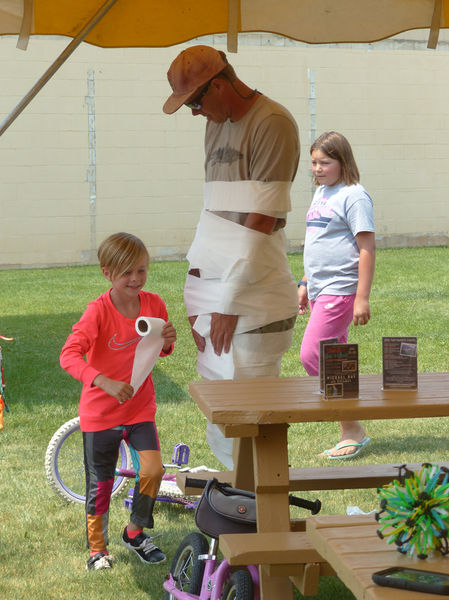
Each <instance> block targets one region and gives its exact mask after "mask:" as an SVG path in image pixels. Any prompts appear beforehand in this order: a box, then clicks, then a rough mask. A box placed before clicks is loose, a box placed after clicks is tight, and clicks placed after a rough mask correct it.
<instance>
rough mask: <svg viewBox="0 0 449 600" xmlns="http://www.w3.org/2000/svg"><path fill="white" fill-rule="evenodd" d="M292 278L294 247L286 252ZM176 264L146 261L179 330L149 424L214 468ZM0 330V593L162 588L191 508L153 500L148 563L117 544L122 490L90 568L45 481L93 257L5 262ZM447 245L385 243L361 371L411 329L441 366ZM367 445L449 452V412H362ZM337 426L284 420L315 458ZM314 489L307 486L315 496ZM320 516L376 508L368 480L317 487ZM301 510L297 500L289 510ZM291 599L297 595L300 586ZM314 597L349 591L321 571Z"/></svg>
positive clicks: (406, 453) (94, 271) (168, 443)
mask: <svg viewBox="0 0 449 600" xmlns="http://www.w3.org/2000/svg"><path fill="white" fill-rule="evenodd" d="M290 261H291V265H292V270H293V272H294V274H295V276H298V277H299V276H301V275H302V256H301V255H292V256H290ZM186 268H187V265H186V263H185V262H182V261H180V262H157V263H154V264H152V265H151V267H150V272H149V277H148V282H147V286H146V287H147V289H148V290H151V291H155V292H158V293H159V294H160V295H161V296H162V297H163V298H164V300H165V301H166V304H167V307H168V312H169V315H170V319H171V320H172V321H173V323H174V324H175V326H176V328H177V331H178V341H177V344H176V349H175V352H174V354H173V355H172V356H169V357H167V358H164V359H160V361H159V363H158V364H157V366H156V368H155V370H154V380H155V385H156V395H157V399H158V413H157V425H158V430H159V435H160V440H161V446H162V450H163V456H164V460H165V461H167V462H168V461H169V460H170V457H171V450H172V447H173V445H174V444H175V443H177V442H183V443H185V444H188V445H189V446H190V448H191V455H190V457H191V458H190V464H191V465H192V466H195V465H202V464H204V465H207V466H209V467H215V468H220V464H219V463H218V462H217V461H216V460H215V459H214V457H213V456H212V455H211V453H210V451H209V448H208V446H207V443H206V439H205V419H204V417H203V416H202V414H201V413H200V411H199V410H198V409H197V407H196V405H195V403H194V401H193V400H192V399H191V398H190V396H189V394H188V383H189V381H191V380H195V379H198V376H197V374H196V371H195V348H194V344H193V342H192V340H191V338H190V334H189V327H188V324H187V320H186V315H185V310H184V306H183V294H182V288H183V283H184V276H185V272H186ZM0 282H1V285H0V333H2V334H4V335H10V336H13V337H14V338H15V340H14V341H13V342H4V343H2V346H3V356H4V366H5V374H6V379H7V393H8V396H7V397H8V399H9V405H10V408H11V412H10V413H6V415H5V419H4V422H5V427H4V430H3V431H2V432H0V598H4V599H5V600H18V599H20V600H22V599H23V600H25V599H26V600H37V599H39V600H40V599H42V600H43V599H45V600H74V599H82V600H98V599H107V600H114V599H116V598H117V599H118V598H133V599H134V600H139V599H143V598H151V599H154V600H155V599H157V598H162V597H163V592H162V582H163V579H164V575H165V574H166V572H167V571H168V570H169V564H170V560H171V558H172V557H173V554H174V552H175V550H176V548H177V546H178V544H179V542H180V540H181V539H182V537H184V535H186V534H187V533H189V532H190V531H192V530H194V529H195V525H194V521H193V515H192V513H191V512H190V511H187V510H185V509H183V508H181V507H178V506H170V505H167V504H162V503H158V504H157V506H156V510H155V531H156V532H157V533H162V534H163V535H162V537H161V538H159V540H158V541H159V542H160V545H161V547H162V549H163V550H164V551H165V552H166V554H167V555H168V559H169V560H168V562H167V563H165V564H162V565H159V566H153V567H149V566H145V565H143V564H142V563H140V561H138V559H137V558H136V557H134V556H131V555H130V553H129V551H127V550H126V549H125V548H123V547H122V546H121V545H120V543H119V541H120V535H121V531H122V529H123V526H124V524H125V523H126V521H127V519H128V517H129V513H128V511H127V510H126V509H125V508H124V506H123V498H119V499H115V500H114V501H113V502H112V505H111V517H110V527H109V530H110V538H111V544H110V550H111V552H112V554H113V555H114V556H115V558H116V559H117V564H116V566H115V568H114V569H113V570H112V571H110V572H108V571H106V572H105V571H103V572H94V573H91V572H89V573H88V572H86V571H85V562H86V560H87V557H88V553H87V551H86V547H85V540H84V514H83V507H82V506H76V505H69V504H65V503H64V502H63V501H62V500H61V499H60V498H59V497H57V496H56V494H55V493H54V492H53V491H52V490H51V489H50V487H49V486H48V484H47V481H46V478H45V472H44V455H45V450H46V447H47V444H48V442H49V440H50V438H51V436H52V434H53V433H54V432H55V430H56V429H57V428H58V427H59V426H60V425H61V424H62V423H64V422H65V421H67V420H69V419H70V418H72V417H74V416H76V414H77V405H78V399H79V393H80V384H79V383H78V382H76V381H74V380H73V379H71V378H70V376H69V375H67V374H66V373H65V372H64V371H62V369H61V368H60V367H59V352H60V349H61V347H62V345H63V344H64V341H65V339H66V337H67V335H68V334H69V333H70V331H71V326H72V325H73V323H74V322H76V321H77V320H78V319H79V317H80V315H81V313H82V312H83V311H84V309H85V308H86V305H87V303H88V302H89V301H90V300H92V299H94V298H96V297H97V296H98V295H99V294H100V293H102V292H103V291H105V290H106V289H107V282H106V280H105V279H104V278H103V276H102V275H101V273H100V270H99V268H98V267H68V268H57V269H39V270H37V269H36V270H11V271H1V272H0ZM448 297H449V252H448V249H447V248H410V249H394V250H381V251H379V252H378V255H377V268H376V276H375V281H374V286H373V291H372V297H371V311H372V319H371V321H370V322H369V324H368V325H367V326H365V327H358V328H354V327H351V329H350V338H349V339H350V341H352V342H355V343H358V344H359V359H360V371H361V372H362V373H379V372H380V371H381V338H382V336H383V335H387V336H412V335H415V336H417V337H418V367H419V370H420V371H421V372H424V371H449V305H448ZM306 320H307V319H306V317H298V321H297V324H296V329H295V337H294V343H293V345H292V348H291V349H290V350H289V352H288V353H287V354H286V356H285V358H284V362H283V370H282V375H283V376H298V375H304V374H305V373H304V370H303V369H302V366H301V364H300V362H299V346H300V340H301V337H302V334H303V331H304V328H305V325H306ZM365 425H366V428H367V431H368V433H369V435H370V436H371V438H372V443H371V444H370V446H369V447H368V448H367V449H366V451H365V452H364V453H363V455H361V456H360V457H359V458H358V459H356V460H357V461H358V462H359V464H368V463H390V462H398V463H403V462H419V461H438V460H447V452H446V449H447V433H448V428H447V419H420V420H402V421H395V420H388V421H371V422H366V423H365ZM337 428H338V426H337V425H336V424H334V423H324V424H323V423H322V424H315V423H312V424H294V425H292V427H291V428H290V429H289V448H290V462H291V464H292V465H293V466H324V465H325V464H327V463H326V461H325V459H322V458H318V457H317V456H316V455H317V454H318V452H320V451H321V450H322V449H323V448H327V447H330V446H332V445H333V444H334V443H335V441H337ZM316 496H317V494H313V493H310V494H308V495H307V497H310V498H314V497H316ZM319 497H320V499H321V500H322V503H323V509H322V512H323V514H335V513H343V512H345V511H346V507H347V506H348V505H358V506H359V507H360V508H362V509H363V510H366V511H368V510H371V509H373V508H375V507H376V506H377V505H376V493H375V491H373V490H363V491H358V490H355V491H354V490H346V491H343V492H337V493H335V492H324V493H320V494H319ZM299 515H301V516H305V513H301V511H299V510H298V512H297V514H296V513H295V516H299ZM297 597H298V598H300V597H301V596H300V595H298V596H297ZM317 598H319V599H320V600H330V599H334V598H336V599H342V600H344V599H351V598H353V596H352V594H350V593H349V592H348V591H347V590H346V588H345V587H344V586H343V585H342V584H341V583H340V582H339V581H338V579H336V578H324V579H323V581H322V584H321V586H320V592H319V595H318V596H317Z"/></svg>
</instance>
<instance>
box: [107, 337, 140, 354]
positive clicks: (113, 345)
mask: <svg viewBox="0 0 449 600" xmlns="http://www.w3.org/2000/svg"><path fill="white" fill-rule="evenodd" d="M116 335H117V334H116V333H114V335H113V336H112V337H111V339H110V340H109V342H108V348H110V349H111V350H123V348H127V347H128V346H131V345H132V344H135V343H136V342H139V341H140V340H141V339H142V338H141V336H140V335H139V336H138V337H136V338H134V339H132V340H129V341H127V342H117V340H116V339H115V337H116Z"/></svg>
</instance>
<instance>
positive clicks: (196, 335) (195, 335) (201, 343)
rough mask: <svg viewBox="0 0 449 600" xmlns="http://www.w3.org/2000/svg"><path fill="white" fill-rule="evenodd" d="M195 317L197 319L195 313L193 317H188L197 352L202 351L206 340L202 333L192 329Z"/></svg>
mask: <svg viewBox="0 0 449 600" xmlns="http://www.w3.org/2000/svg"><path fill="white" fill-rule="evenodd" d="M196 319H197V315H195V316H193V317H189V323H190V327H191V328H192V336H193V340H194V342H195V344H196V347H197V348H198V350H199V352H204V348H205V347H206V340H205V339H204V338H203V336H202V335H200V334H199V333H198V332H197V331H195V330H194V329H193V326H194V325H195V321H196Z"/></svg>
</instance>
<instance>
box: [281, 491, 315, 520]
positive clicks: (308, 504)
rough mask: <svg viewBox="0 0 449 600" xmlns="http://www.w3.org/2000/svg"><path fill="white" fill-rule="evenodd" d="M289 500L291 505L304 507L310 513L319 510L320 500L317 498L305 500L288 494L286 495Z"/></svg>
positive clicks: (313, 513)
mask: <svg viewBox="0 0 449 600" xmlns="http://www.w3.org/2000/svg"><path fill="white" fill-rule="evenodd" d="M288 499H289V502H290V504H291V505H292V506H299V507H300V508H306V509H307V510H310V512H311V513H312V515H316V514H318V513H319V512H320V510H321V502H320V501H319V500H318V498H317V499H316V500H313V501H312V500H305V499H304V498H298V496H293V495H292V494H289V496H288Z"/></svg>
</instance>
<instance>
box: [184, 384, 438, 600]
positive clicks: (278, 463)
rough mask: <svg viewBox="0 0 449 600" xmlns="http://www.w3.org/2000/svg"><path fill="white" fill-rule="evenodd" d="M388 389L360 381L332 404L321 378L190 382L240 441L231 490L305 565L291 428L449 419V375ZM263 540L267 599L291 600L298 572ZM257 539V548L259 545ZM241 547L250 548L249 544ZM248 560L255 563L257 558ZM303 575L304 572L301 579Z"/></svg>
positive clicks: (212, 415) (210, 414)
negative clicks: (292, 498)
mask: <svg viewBox="0 0 449 600" xmlns="http://www.w3.org/2000/svg"><path fill="white" fill-rule="evenodd" d="M381 385H382V378H381V375H361V376H360V393H359V397H358V398H351V399H337V398H333V399H331V400H328V399H325V398H324V397H323V395H322V394H320V393H319V381H318V378H316V377H289V378H282V377H281V378H271V377H270V378H257V379H244V380H239V381H231V380H218V381H217V380H216V381H200V382H192V383H190V386H189V389H190V393H191V395H192V397H193V398H194V399H195V400H196V402H197V404H198V406H199V408H200V409H201V411H202V412H203V413H204V415H205V416H206V417H207V418H208V419H209V421H210V422H212V423H215V424H217V425H218V426H219V427H220V429H221V430H222V431H223V433H224V435H225V436H226V437H234V438H237V439H236V442H235V443H234V472H233V475H232V483H233V485H234V486H235V487H240V488H243V489H254V490H255V493H256V506H257V521H258V533H260V534H264V535H265V534H267V533H270V534H271V538H272V540H273V547H275V546H276V544H282V541H283V540H285V543H286V544H288V545H289V547H290V545H291V548H292V552H291V556H292V557H293V556H295V558H294V559H292V560H293V562H294V561H295V560H296V561H297V562H298V561H299V558H298V557H299V554H298V553H296V554H295V551H297V550H299V549H300V548H299V546H300V544H299V543H297V544H296V546H297V547H296V548H295V547H294V546H295V544H294V543H293V542H294V540H295V538H292V535H290V534H291V524H290V512H289V503H288V492H289V487H290V481H289V460H288V441H287V429H288V425H289V423H305V422H323V421H348V420H349V421H351V420H364V419H402V418H416V417H443V416H449V373H423V374H420V375H419V378H418V389H417V390H382V389H381ZM245 535H250V536H251V537H249V538H248V540H249V541H248V544H249V543H250V541H251V540H252V542H254V537H253V536H257V534H245ZM294 535H300V534H299V533H297V534H296V533H295V534H293V536H294ZM262 537H263V536H261V537H260V547H261V548H263V547H264V546H263V545H262V544H265V548H266V551H265V554H266V556H265V558H264V556H263V552H262V553H261V552H258V553H257V556H258V562H257V563H256V564H261V565H263V567H261V569H260V575H261V598H262V600H278V599H279V598H282V600H291V599H292V598H293V587H292V583H291V580H290V578H291V577H292V580H294V581H295V583H296V581H297V580H295V579H294V578H293V575H294V573H293V571H294V569H293V568H290V566H289V565H290V561H289V560H288V552H287V553H284V554H283V559H282V560H283V565H284V566H285V568H284V569H281V568H280V565H279V564H277V566H276V568H274V564H275V562H274V559H273V562H272V563H270V562H269V561H270V560H271V559H270V555H269V552H270V550H269V548H267V546H266V544H267V536H266V535H265V537H264V538H263V539H262ZM224 538H226V542H227V541H229V545H228V556H227V558H228V560H230V559H231V561H232V554H233V552H234V550H233V548H235V547H238V546H239V545H238V544H231V542H232V541H234V542H235V539H234V538H232V540H231V539H229V540H228V539H227V538H228V536H224ZM220 539H221V538H220ZM298 539H299V538H298ZM255 540H256V542H257V538H255ZM241 541H242V543H243V537H242V538H241ZM220 543H221V542H220ZM222 549H223V545H222ZM272 554H273V553H272ZM246 557H247V560H250V559H251V552H248V553H247V554H246ZM312 562H316V561H314V560H312ZM312 571H313V572H314V573H315V574H316V573H317V572H318V571H317V570H316V569H315V570H313V569H312ZM304 572H305V571H304V569H302V570H301V573H303V574H304Z"/></svg>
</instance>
